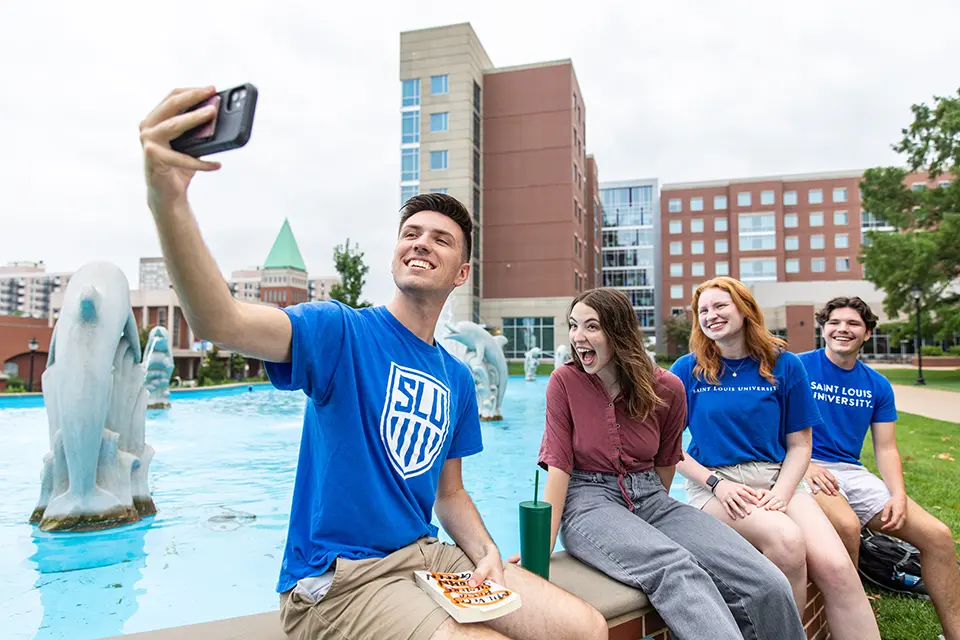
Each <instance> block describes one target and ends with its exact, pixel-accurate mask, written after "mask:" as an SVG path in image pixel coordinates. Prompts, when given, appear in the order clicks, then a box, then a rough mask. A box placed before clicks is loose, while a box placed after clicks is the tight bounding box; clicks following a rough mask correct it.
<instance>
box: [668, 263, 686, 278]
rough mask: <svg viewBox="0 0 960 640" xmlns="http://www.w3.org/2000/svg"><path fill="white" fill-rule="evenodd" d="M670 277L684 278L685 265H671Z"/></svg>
mask: <svg viewBox="0 0 960 640" xmlns="http://www.w3.org/2000/svg"><path fill="white" fill-rule="evenodd" d="M670 277H671V278H682V277H683V263H680V262H671V263H670Z"/></svg>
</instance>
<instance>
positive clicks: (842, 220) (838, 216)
mask: <svg viewBox="0 0 960 640" xmlns="http://www.w3.org/2000/svg"><path fill="white" fill-rule="evenodd" d="M849 221H850V217H849V216H848V215H847V212H846V211H834V212H833V224H835V225H838V226H842V225H845V224H847V223H848V222H849Z"/></svg>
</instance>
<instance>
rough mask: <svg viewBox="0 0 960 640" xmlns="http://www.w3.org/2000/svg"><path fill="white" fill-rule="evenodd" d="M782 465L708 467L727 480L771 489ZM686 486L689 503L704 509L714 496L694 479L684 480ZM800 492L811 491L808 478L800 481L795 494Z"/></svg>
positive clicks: (761, 464)
mask: <svg viewBox="0 0 960 640" xmlns="http://www.w3.org/2000/svg"><path fill="white" fill-rule="evenodd" d="M781 466H782V465H781V464H780V463H778V462H744V463H743V464H734V465H730V466H728V467H708V468H709V469H710V471H712V472H713V473H714V474H716V475H718V476H720V477H721V478H724V479H725V480H731V481H733V482H739V483H740V484H745V485H747V486H748V487H751V488H753V489H768V490H769V489H772V488H773V485H774V484H775V483H776V482H777V478H778V477H780V467H781ZM684 488H685V489H686V490H687V504H689V505H690V506H691V507H696V508H697V509H703V507H704V506H705V505H706V504H707V503H708V502H710V501H711V500H713V498H714V496H713V494H712V493H710V490H709V489H707V488H705V487H702V486H700V485H699V484H697V483H696V482H693V481H692V480H687V481H686V482H684ZM798 493H810V486H809V485H808V484H807V481H806V480H801V481H800V484H798V485H797V490H796V491H795V492H794V493H793V495H797V494H798Z"/></svg>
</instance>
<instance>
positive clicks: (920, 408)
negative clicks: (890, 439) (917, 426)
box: [893, 384, 960, 422]
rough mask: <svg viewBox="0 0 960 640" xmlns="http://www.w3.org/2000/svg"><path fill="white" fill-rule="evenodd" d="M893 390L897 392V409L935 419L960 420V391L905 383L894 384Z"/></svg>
mask: <svg viewBox="0 0 960 640" xmlns="http://www.w3.org/2000/svg"><path fill="white" fill-rule="evenodd" d="M893 392H894V394H896V400H897V411H902V412H904V413H913V414H916V415H918V416H923V417H925V418H933V419H934V420H945V421H946V422H960V393H956V392H955V391H943V390H941V389H926V388H924V387H914V386H909V385H904V384H895V385H893Z"/></svg>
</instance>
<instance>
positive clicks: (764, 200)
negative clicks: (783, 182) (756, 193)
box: [760, 191, 776, 204]
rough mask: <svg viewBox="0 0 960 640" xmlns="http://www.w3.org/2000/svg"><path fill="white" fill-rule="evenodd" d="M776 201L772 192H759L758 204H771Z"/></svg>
mask: <svg viewBox="0 0 960 640" xmlns="http://www.w3.org/2000/svg"><path fill="white" fill-rule="evenodd" d="M775 201H776V195H775V194H774V192H773V191H761V192H760V204H773V203H774V202H775Z"/></svg>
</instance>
